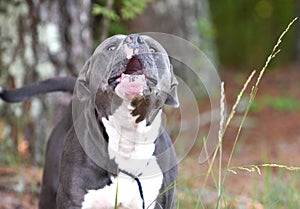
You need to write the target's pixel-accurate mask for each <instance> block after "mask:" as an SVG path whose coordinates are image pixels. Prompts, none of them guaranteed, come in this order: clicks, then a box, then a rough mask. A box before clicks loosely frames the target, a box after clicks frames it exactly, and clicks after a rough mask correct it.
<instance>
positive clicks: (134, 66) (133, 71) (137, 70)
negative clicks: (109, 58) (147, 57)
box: [108, 57, 145, 87]
mask: <svg viewBox="0 0 300 209" xmlns="http://www.w3.org/2000/svg"><path fill="white" fill-rule="evenodd" d="M139 77H143V78H145V74H144V71H143V66H142V63H141V62H140V60H139V59H138V58H137V57H132V58H131V59H130V60H128V63H127V65H126V67H125V69H124V71H123V72H122V73H121V74H119V75H118V76H115V77H111V78H109V80H108V84H109V85H111V86H113V87H116V86H117V85H118V84H119V83H121V82H122V81H123V80H124V79H129V80H130V81H131V82H134V81H135V80H137V79H138V78H139Z"/></svg>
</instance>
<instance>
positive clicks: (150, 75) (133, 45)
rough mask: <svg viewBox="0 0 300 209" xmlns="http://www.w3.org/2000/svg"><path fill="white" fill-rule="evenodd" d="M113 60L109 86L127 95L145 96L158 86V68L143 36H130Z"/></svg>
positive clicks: (121, 45)
mask: <svg viewBox="0 0 300 209" xmlns="http://www.w3.org/2000/svg"><path fill="white" fill-rule="evenodd" d="M116 54H121V55H122V56H119V57H115V59H113V63H114V64H113V65H112V72H111V75H110V77H109V79H108V84H109V85H110V86H111V87H112V88H113V89H115V88H116V87H117V86H118V89H122V90H121V91H122V92H123V93H124V94H127V95H137V94H140V95H143V94H144V93H145V92H149V90H153V89H155V91H158V89H157V88H155V86H156V85H157V82H158V81H157V80H158V79H157V72H158V71H157V67H156V64H155V61H154V58H153V54H152V53H151V52H150V49H149V47H148V46H147V44H146V43H145V41H144V39H143V37H142V36H140V35H138V34H132V35H128V36H127V37H126V38H125V39H124V41H123V42H122V43H121V44H120V46H119V47H118V49H117V52H116Z"/></svg>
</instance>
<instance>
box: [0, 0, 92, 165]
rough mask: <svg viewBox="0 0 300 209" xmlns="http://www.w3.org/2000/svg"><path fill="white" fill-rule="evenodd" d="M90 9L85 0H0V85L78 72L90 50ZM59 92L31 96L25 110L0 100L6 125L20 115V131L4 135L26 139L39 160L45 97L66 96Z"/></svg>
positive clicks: (46, 127)
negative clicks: (53, 94)
mask: <svg viewBox="0 0 300 209" xmlns="http://www.w3.org/2000/svg"><path fill="white" fill-rule="evenodd" d="M90 10H91V1H89V0H44V1H39V0H26V1H19V0H1V2H0V25H1V30H0V44H1V45H0V48H1V50H0V66H1V69H0V75H1V80H0V82H1V83H0V84H1V86H6V87H7V88H14V87H21V86H23V85H24V84H27V83H31V82H34V81H37V80H40V79H44V78H48V77H52V76H58V75H77V74H78V72H79V71H80V69H81V67H82V66H83V64H84V62H85V61H86V60H87V59H88V57H89V56H90V55H91V52H92V33H91V24H90V21H91V12H90ZM58 95H60V96H58V98H57V95H56V96H55V97H53V96H52V97H51V96H50V98H51V99H50V100H45V99H42V100H41V99H33V100H31V102H27V103H26V110H25V109H24V108H25V106H24V105H23V104H18V105H13V106H12V105H4V104H1V106H2V107H1V106H0V111H1V115H3V116H7V117H9V118H8V119H5V121H10V122H9V123H8V124H6V125H7V126H11V127H13V126H16V124H17V121H20V120H22V121H23V123H20V124H21V126H19V127H18V128H21V129H22V130H23V131H24V133H23V134H17V136H15V135H16V134H15V135H13V133H11V134H10V135H9V134H8V135H7V136H6V137H8V136H12V137H14V141H15V142H19V141H20V140H23V139H24V138H25V139H26V140H29V142H30V143H29V144H30V145H31V147H32V148H33V150H34V151H33V153H32V154H33V155H34V157H35V159H36V161H39V162H40V161H42V159H43V157H42V155H40V153H39V152H37V151H38V150H41V147H40V146H42V147H44V145H45V139H46V138H47V136H48V135H49V132H50V130H51V127H52V125H51V124H52V122H49V121H48V119H49V111H47V108H49V104H48V103H49V102H50V103H52V104H57V103H61V99H62V98H65V96H63V97H62V95H61V94H58ZM48 98H49V97H48ZM58 101H60V102H58ZM63 101H64V100H63ZM46 102H47V105H46ZM67 102H68V101H65V103H67ZM24 104H25V103H24ZM50 109H51V108H50ZM58 111H62V110H61V109H59V110H58ZM9 113H13V114H9ZM53 115H55V113H53ZM30 121H33V122H31V125H28V122H30ZM54 121H57V119H55V118H54ZM22 124H24V125H22ZM7 130H9V128H8V129H7ZM10 130H12V129H10ZM26 130H27V131H26Z"/></svg>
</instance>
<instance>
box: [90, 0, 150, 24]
mask: <svg viewBox="0 0 300 209" xmlns="http://www.w3.org/2000/svg"><path fill="white" fill-rule="evenodd" d="M151 1H152V0H115V1H114V5H113V9H109V8H106V7H105V1H103V0H99V1H98V2H97V3H95V4H93V15H95V16H98V15H102V16H103V17H105V18H108V19H110V20H112V21H120V20H129V19H134V18H135V17H136V16H137V15H139V14H141V13H142V12H143V11H144V9H145V8H146V5H147V3H149V2H151Z"/></svg>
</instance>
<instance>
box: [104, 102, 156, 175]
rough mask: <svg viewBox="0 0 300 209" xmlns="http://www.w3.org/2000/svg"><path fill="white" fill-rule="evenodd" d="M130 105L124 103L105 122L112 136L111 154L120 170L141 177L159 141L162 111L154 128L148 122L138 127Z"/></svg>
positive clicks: (153, 125) (110, 138) (109, 147)
mask: <svg viewBox="0 0 300 209" xmlns="http://www.w3.org/2000/svg"><path fill="white" fill-rule="evenodd" d="M131 109H132V107H131V106H130V103H128V102H126V101H123V103H122V105H121V106H120V107H119V108H118V109H117V110H116V111H115V113H114V114H113V115H111V116H109V119H108V120H107V119H106V118H102V122H103V124H104V126H105V129H106V132H107V134H108V136H109V142H108V154H109V157H110V159H114V160H115V162H116V163H117V164H118V166H119V167H120V168H121V169H123V170H126V171H127V172H129V173H131V174H133V175H138V174H140V173H142V172H143V170H144V169H145V167H147V163H148V161H149V159H150V158H151V157H152V155H153V152H154V149H155V144H154V142H155V140H156V139H157V136H158V134H159V130H160V125H161V110H160V111H159V113H158V114H157V116H156V118H155V119H154V120H153V122H152V124H151V125H149V126H146V121H145V120H144V121H142V122H140V123H138V124H137V123H135V120H136V118H137V116H135V117H133V116H132V115H131V114H130V112H131Z"/></svg>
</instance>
